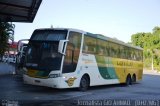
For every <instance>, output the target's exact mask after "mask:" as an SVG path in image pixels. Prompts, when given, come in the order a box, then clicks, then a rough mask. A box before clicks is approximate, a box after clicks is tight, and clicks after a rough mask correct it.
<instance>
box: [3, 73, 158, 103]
mask: <svg viewBox="0 0 160 106" xmlns="http://www.w3.org/2000/svg"><path fill="white" fill-rule="evenodd" d="M159 82H160V75H157V74H150V73H148V74H144V75H143V80H142V81H141V82H138V83H136V84H133V85H131V86H128V87H126V86H125V85H123V84H118V85H106V86H97V87H91V88H90V89H89V90H88V91H86V92H81V91H78V89H61V90H59V89H53V88H48V87H39V86H32V85H25V84H23V81H22V78H21V77H19V76H17V75H11V74H10V75H7V74H6V75H0V100H1V104H2V105H4V106H6V104H18V105H20V106H21V105H22V106H35V105H37V106H39V105H41V106H75V105H81V106H85V105H95V106H97V105H98V106H102V105H106V106H112V105H115V106H119V105H121V104H123V105H124V103H125V106H132V105H134V106H142V105H143V106H151V105H152V106H159V100H160V84H159ZM114 100H115V101H116V102H114ZM123 105H121V106H123ZM15 106H16V105H15Z"/></svg>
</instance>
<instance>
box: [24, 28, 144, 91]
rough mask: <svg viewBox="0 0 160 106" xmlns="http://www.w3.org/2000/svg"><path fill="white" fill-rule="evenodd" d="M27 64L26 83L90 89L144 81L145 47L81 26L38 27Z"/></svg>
mask: <svg viewBox="0 0 160 106" xmlns="http://www.w3.org/2000/svg"><path fill="white" fill-rule="evenodd" d="M24 64H25V65H24V67H23V70H24V72H25V73H24V75H23V80H24V83H26V84H32V85H38V86H47V87H52V88H58V89H63V88H79V90H81V91H86V90H87V89H88V88H89V87H90V86H98V85H108V84H119V83H125V84H126V85H131V84H132V83H135V82H137V81H140V80H141V79H142V74H143V49H142V48H140V47H136V46H132V45H129V44H126V43H124V42H122V41H119V40H117V39H113V38H109V37H106V36H104V35H101V34H92V33H89V32H85V31H82V30H78V29H71V28H46V29H36V30H35V31H34V32H33V34H32V36H31V38H30V40H29V43H28V47H27V50H26V55H25V63H24Z"/></svg>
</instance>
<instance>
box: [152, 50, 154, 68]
mask: <svg viewBox="0 0 160 106" xmlns="http://www.w3.org/2000/svg"><path fill="white" fill-rule="evenodd" d="M152 71H154V67H153V53H152Z"/></svg>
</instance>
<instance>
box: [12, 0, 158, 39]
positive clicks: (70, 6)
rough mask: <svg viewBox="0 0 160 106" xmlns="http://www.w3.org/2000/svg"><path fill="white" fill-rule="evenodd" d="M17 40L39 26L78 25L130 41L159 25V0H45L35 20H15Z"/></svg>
mask: <svg viewBox="0 0 160 106" xmlns="http://www.w3.org/2000/svg"><path fill="white" fill-rule="evenodd" d="M15 25H16V28H15V41H18V40H20V39H24V38H27V39H29V38H30V36H31V34H32V32H33V31H34V30H35V29H37V28H49V27H51V25H53V27H63V28H76V29H81V30H84V31H87V32H91V33H98V34H103V35H105V36H108V37H112V38H117V39H119V40H122V41H124V42H129V41H130V39H131V35H132V34H135V33H137V32H152V29H153V28H154V27H155V26H160V0H43V1H42V3H41V6H40V8H39V10H38V12H37V15H36V17H35V19H34V21H33V23H15Z"/></svg>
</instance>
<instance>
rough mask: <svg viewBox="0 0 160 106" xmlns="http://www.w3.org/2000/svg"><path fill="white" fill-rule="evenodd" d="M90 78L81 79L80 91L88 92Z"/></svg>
mask: <svg viewBox="0 0 160 106" xmlns="http://www.w3.org/2000/svg"><path fill="white" fill-rule="evenodd" d="M89 83H90V82H89V77H88V76H86V75H84V76H83V77H82V78H81V81H80V86H79V90H80V91H86V90H87V89H88V88H89Z"/></svg>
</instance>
